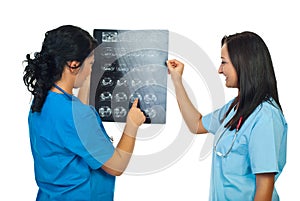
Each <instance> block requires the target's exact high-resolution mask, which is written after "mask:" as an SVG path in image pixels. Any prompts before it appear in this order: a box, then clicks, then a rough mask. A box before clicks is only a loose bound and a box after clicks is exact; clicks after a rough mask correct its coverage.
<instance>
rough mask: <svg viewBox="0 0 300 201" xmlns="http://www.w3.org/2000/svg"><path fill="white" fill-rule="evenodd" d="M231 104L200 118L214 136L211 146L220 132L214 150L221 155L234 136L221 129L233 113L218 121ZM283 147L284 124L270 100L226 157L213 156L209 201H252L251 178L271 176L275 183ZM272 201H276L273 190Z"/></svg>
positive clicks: (256, 112) (245, 126)
mask: <svg viewBox="0 0 300 201" xmlns="http://www.w3.org/2000/svg"><path fill="white" fill-rule="evenodd" d="M231 103H232V101H230V102H229V103H227V104H226V105H224V106H223V107H222V108H220V109H218V110H216V111H214V112H212V113H210V114H208V115H205V116H203V118H202V122H203V125H204V127H205V128H206V129H207V130H208V131H209V132H210V133H212V134H214V135H215V139H214V145H215V143H216V141H217V139H218V138H219V136H220V135H221V134H222V133H223V132H224V135H223V136H222V138H220V141H219V143H218V144H217V147H216V149H217V151H218V152H221V153H223V154H225V153H226V152H227V151H228V150H229V148H230V146H231V144H232V141H233V136H234V133H235V130H233V131H229V130H228V129H226V128H224V126H225V124H226V123H227V122H228V121H229V120H230V119H231V118H232V117H233V115H234V114H235V111H234V109H232V111H231V112H230V113H229V115H228V116H227V117H226V118H225V120H224V121H222V119H223V118H224V115H225V113H226V111H227V110H228V108H229V106H230V104H231ZM224 129H226V130H225V131H224ZM286 145H287V123H286V120H285V118H284V116H283V114H282V112H281V110H280V109H279V108H278V106H277V104H276V102H275V101H274V100H273V99H270V100H269V101H265V102H263V103H262V104H260V105H259V106H258V107H257V108H256V109H255V110H254V111H253V112H252V114H251V115H250V116H249V117H248V118H247V120H246V121H245V122H244V124H243V126H242V127H241V129H240V130H239V131H238V134H237V138H236V140H235V142H234V144H233V147H232V150H231V151H230V153H229V154H228V155H227V157H221V156H218V155H217V154H216V153H214V152H213V156H212V170H211V185H210V198H209V200H210V201H220V200H222V201H232V200H243V201H252V200H253V199H254V196H255V188H256V187H255V179H256V177H255V174H258V173H271V172H274V173H276V175H275V180H276V179H277V178H278V177H279V175H280V173H281V172H282V169H283V167H284V166H285V163H286ZM272 200H273V201H277V200H279V196H278V194H277V192H276V189H275V187H274V191H273V198H272Z"/></svg>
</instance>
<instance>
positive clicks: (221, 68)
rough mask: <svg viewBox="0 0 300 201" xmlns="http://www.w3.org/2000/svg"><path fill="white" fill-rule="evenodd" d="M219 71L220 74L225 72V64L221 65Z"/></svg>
mask: <svg viewBox="0 0 300 201" xmlns="http://www.w3.org/2000/svg"><path fill="white" fill-rule="evenodd" d="M218 73H219V74H222V73H223V66H222V65H220V67H219V70H218Z"/></svg>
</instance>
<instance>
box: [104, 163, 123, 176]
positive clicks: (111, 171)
mask: <svg viewBox="0 0 300 201" xmlns="http://www.w3.org/2000/svg"><path fill="white" fill-rule="evenodd" d="M101 168H102V170H104V171H105V172H106V173H107V174H110V175H112V176H121V175H122V174H123V172H124V171H123V170H117V169H114V168H110V167H107V166H104V165H103V166H102V167H101Z"/></svg>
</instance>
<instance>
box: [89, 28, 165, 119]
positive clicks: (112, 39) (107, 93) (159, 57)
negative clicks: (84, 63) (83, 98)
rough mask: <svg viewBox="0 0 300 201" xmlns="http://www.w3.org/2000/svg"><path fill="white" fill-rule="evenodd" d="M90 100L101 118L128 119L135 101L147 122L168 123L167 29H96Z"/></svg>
mask: <svg viewBox="0 0 300 201" xmlns="http://www.w3.org/2000/svg"><path fill="white" fill-rule="evenodd" d="M94 37H95V38H96V39H97V40H98V42H99V46H98V47H97V48H96V49H95V51H94V52H95V61H94V64H93V67H92V74H91V87H90V99H89V102H90V104H91V105H93V106H95V108H96V110H97V111H98V113H99V115H100V117H101V119H102V121H104V122H105V121H107V122H125V121H126V117H127V114H128V111H129V110H130V107H131V105H132V103H133V101H134V100H135V99H136V98H138V99H139V104H138V107H140V109H141V110H142V111H143V113H144V114H145V115H146V122H145V123H153V124H164V123H166V102H167V101H166V100H167V77H168V70H167V66H166V64H165V62H166V60H167V59H168V40H169V32H168V31H167V30H108V29H94Z"/></svg>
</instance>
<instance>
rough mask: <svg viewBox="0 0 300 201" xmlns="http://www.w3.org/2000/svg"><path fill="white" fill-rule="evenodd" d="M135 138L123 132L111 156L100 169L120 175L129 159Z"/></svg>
mask: <svg viewBox="0 0 300 201" xmlns="http://www.w3.org/2000/svg"><path fill="white" fill-rule="evenodd" d="M135 140H136V139H135V137H132V136H129V135H127V134H125V133H123V135H122V137H121V139H120V141H119V143H118V145H117V147H116V149H115V151H114V154H113V156H112V157H111V158H110V159H109V160H108V161H107V162H106V163H105V164H104V165H103V167H102V169H104V170H105V171H106V172H107V173H109V174H111V175H115V176H119V175H121V174H122V173H123V172H124V171H125V169H126V168H127V166H128V163H129V161H130V159H131V156H132V152H133V150H134V146H135Z"/></svg>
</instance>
